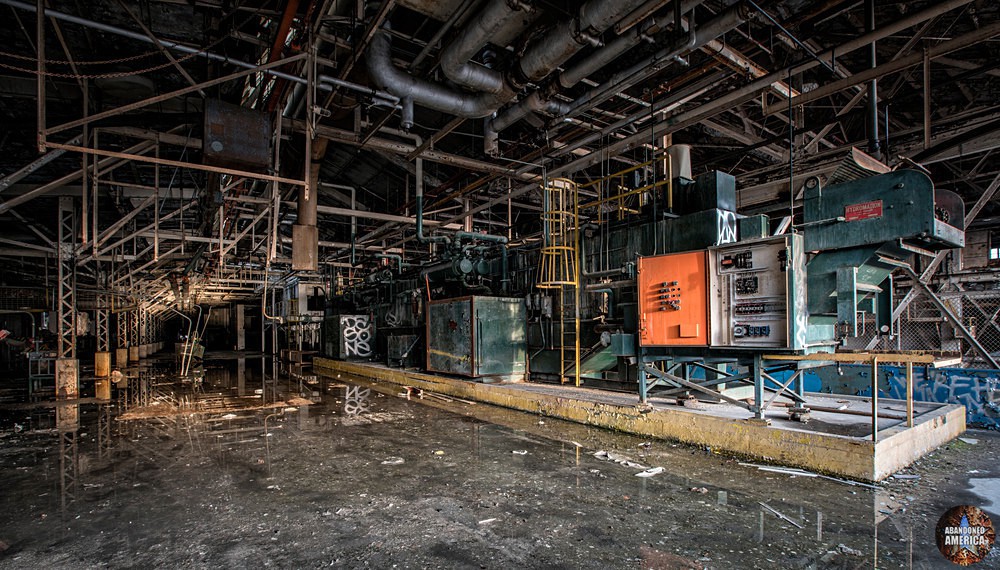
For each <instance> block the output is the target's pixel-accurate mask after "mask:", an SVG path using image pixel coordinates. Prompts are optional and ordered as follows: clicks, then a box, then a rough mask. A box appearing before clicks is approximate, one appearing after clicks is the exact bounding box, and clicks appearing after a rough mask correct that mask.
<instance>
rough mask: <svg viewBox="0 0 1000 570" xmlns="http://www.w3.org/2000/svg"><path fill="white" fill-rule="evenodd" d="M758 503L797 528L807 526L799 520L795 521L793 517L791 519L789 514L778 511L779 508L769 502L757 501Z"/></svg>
mask: <svg viewBox="0 0 1000 570" xmlns="http://www.w3.org/2000/svg"><path fill="white" fill-rule="evenodd" d="M757 504H758V505H760V506H762V507H764V508H765V509H767V510H768V511H769V512H770V513H771V514H773V515H774V516H776V517H778V518H779V519H781V520H783V521H785V522H787V523H788V524H790V525H792V526H794V527H796V528H805V527H803V526H802V524H801V523H798V522H796V521H793V520H792V519H790V518H788V517H787V516H785V515H783V514H782V513H780V512H779V511H778V510H776V509H774V508H773V507H771V506H770V505H768V504H767V503H762V502H760V501H757Z"/></svg>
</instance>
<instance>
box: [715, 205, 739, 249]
mask: <svg viewBox="0 0 1000 570" xmlns="http://www.w3.org/2000/svg"><path fill="white" fill-rule="evenodd" d="M735 241H736V214H734V213H733V212H728V211H725V210H719V243H718V244H716V245H722V244H724V243H734V242H735Z"/></svg>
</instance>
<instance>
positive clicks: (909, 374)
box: [906, 362, 913, 427]
mask: <svg viewBox="0 0 1000 570" xmlns="http://www.w3.org/2000/svg"><path fill="white" fill-rule="evenodd" d="M906 427H913V363H912V362H907V363H906Z"/></svg>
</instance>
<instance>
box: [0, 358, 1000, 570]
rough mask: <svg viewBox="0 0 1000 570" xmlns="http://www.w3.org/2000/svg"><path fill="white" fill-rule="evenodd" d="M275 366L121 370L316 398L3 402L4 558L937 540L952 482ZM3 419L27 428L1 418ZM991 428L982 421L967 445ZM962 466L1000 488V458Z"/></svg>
mask: <svg viewBox="0 0 1000 570" xmlns="http://www.w3.org/2000/svg"><path fill="white" fill-rule="evenodd" d="M274 369H275V366H274V363H272V362H270V361H264V360H262V359H247V360H246V362H244V363H243V364H240V363H239V361H238V360H232V361H224V362H214V361H209V362H207V363H206V365H205V368H204V370H205V376H204V380H203V387H202V392H201V393H200V396H199V393H197V392H195V390H194V387H193V380H192V381H190V382H182V381H180V379H178V378H176V377H175V376H171V371H170V370H169V369H167V368H149V367H147V368H146V369H145V370H138V371H136V373H135V375H134V376H133V377H132V378H130V380H129V382H130V384H129V388H133V387H134V388H135V390H136V391H140V393H141V394H142V393H149V394H150V395H151V396H150V397H154V396H155V395H156V394H158V393H159V392H157V391H162V392H164V393H169V394H171V395H172V397H174V398H175V399H181V398H183V397H192V398H195V399H196V400H197V397H207V396H208V395H210V394H218V393H225V394H226V395H227V396H229V397H232V398H239V397H241V396H243V397H251V396H256V401H257V402H258V403H259V402H260V401H262V400H264V399H266V398H270V400H269V401H271V402H278V401H284V402H288V401H291V400H292V398H304V399H306V400H309V401H311V402H312V403H310V404H308V405H306V404H304V403H300V404H297V405H290V406H281V407H277V408H273V409H267V410H262V409H241V408H237V407H233V408H227V409H225V410H218V411H213V412H212V413H205V412H204V411H198V410H191V413H186V414H181V415H174V416H169V417H157V418H148V419H143V420H136V421H116V420H115V417H116V416H117V415H119V414H121V413H122V412H124V411H125V410H126V409H131V408H128V405H129V401H128V400H127V399H123V400H121V401H119V402H118V403H116V404H114V405H102V406H98V405H84V406H79V407H73V408H74V409H73V410H70V409H69V407H64V408H65V409H62V408H60V409H58V412H57V410H56V409H36V410H12V411H2V412H0V478H3V480H4V481H5V489H4V492H3V493H0V545H2V544H6V545H8V547H7V548H6V549H4V547H3V546H0V549H3V551H2V552H0V566H2V565H5V564H7V563H8V560H9V561H10V562H9V563H10V564H17V565H19V566H25V567H31V566H52V565H60V564H69V562H67V561H68V560H73V561H75V562H74V564H76V563H80V564H90V565H93V564H98V563H103V564H107V565H111V566H126V565H132V566H134V565H156V566H179V565H180V566H183V565H192V566H206V565H221V566H241V565H249V564H255V565H256V564H257V563H258V562H259V560H262V559H263V560H268V561H269V562H271V563H272V564H275V565H279V566H291V567H303V566H318V565H324V566H327V565H331V564H333V565H334V566H364V565H367V566H374V567H390V566H393V565H400V566H409V567H435V566H446V567H448V566H451V567H453V566H463V567H470V566H471V567H475V566H485V567H507V566H513V565H521V566H528V567H534V566H561V567H574V568H609V567H611V568H618V567H635V566H637V565H640V564H641V565H643V566H666V567H670V565H671V564H672V565H673V567H697V566H699V565H700V566H702V567H706V568H733V567H741V568H742V567H756V568H802V567H815V568H826V567H873V566H875V565H877V566H879V567H907V568H910V567H912V568H920V567H933V566H934V565H935V564H936V561H937V560H936V559H935V558H934V556H935V555H936V549H935V547H934V545H933V538H932V537H933V533H932V532H931V530H932V528H933V524H934V522H936V516H931V517H927V516H926V515H925V513H932V514H933V513H934V512H936V511H935V509H937V505H936V504H934V501H936V500H938V499H939V498H940V495H941V493H942V492H946V490H943V489H940V490H939V489H936V488H935V489H932V488H930V486H929V485H928V484H925V481H926V480H911V481H902V482H897V483H894V487H892V488H880V489H879V490H877V491H872V490H869V489H864V488H859V487H851V486H848V485H844V484H842V483H838V482H834V481H828V480H823V479H819V478H810V477H790V476H788V475H786V474H780V473H769V472H764V471H758V470H756V469H753V468H748V467H744V466H740V465H739V463H738V462H737V461H736V460H733V459H731V458H727V457H722V456H719V455H717V454H714V453H712V452H711V451H710V450H704V449H701V448H697V447H692V446H684V445H680V444H674V443H670V442H666V441H647V440H644V439H642V438H638V437H634V436H629V435H623V434H617V433H613V432H610V431H607V430H603V429H599V428H594V427H589V426H584V425H580V424H573V423H569V422H564V421H561V420H555V419H552V418H544V417H539V416H537V415H531V414H525V413H521V412H516V411H512V410H506V409H501V408H496V407H493V406H489V405H486V404H465V403H462V402H445V401H440V400H436V399H434V398H426V399H424V400H418V399H416V398H414V399H411V400H406V399H404V398H401V397H398V396H399V395H400V393H401V389H400V388H399V387H398V386H393V385H377V384H368V383H365V384H357V383H351V382H346V381H344V379H330V378H324V377H319V378H318V379H316V381H315V382H310V381H309V377H308V375H302V374H300V375H299V376H298V377H291V376H288V375H285V376H282V375H281V374H280V373H276V372H274ZM241 370H242V372H241ZM142 390H145V391H146V392H141V391H142ZM257 390H260V393H258V392H257ZM241 392H242V394H241ZM132 393H133V392H130V391H128V390H126V391H125V395H124V396H123V398H124V397H125V396H128V395H129V394H132ZM128 397H131V396H128ZM251 399H253V398H251ZM14 422H19V423H22V424H23V423H27V424H29V425H30V426H31V427H32V430H30V433H29V432H17V433H15V432H14V430H13V423H14ZM998 441H1000V438H983V440H982V441H981V442H980V444H979V446H978V447H977V452H979V451H982V450H983V449H984V448H988V447H989V446H996V445H997V442H998ZM598 450H607V451H611V452H614V453H615V454H617V455H620V456H625V457H628V458H630V459H631V460H633V461H634V462H635V463H637V464H640V465H642V466H643V468H648V467H662V468H663V471H662V472H657V473H655V474H653V475H652V476H650V477H636V476H635V475H636V473H638V472H640V471H642V469H639V468H631V467H628V466H627V464H623V463H619V462H612V461H604V460H601V459H600V458H598V457H595V456H594V453H595V452H596V451H598ZM969 458H972V456H971V454H970V455H969ZM966 459H967V458H962V459H961V460H956V464H961V462H962V461H966ZM970 468H972V467H970ZM979 468H980V469H987V468H985V467H982V466H980V467H979ZM970 482H971V483H972V484H973V492H974V493H976V494H977V495H979V496H983V497H994V498H995V497H997V486H996V485H997V479H986V478H980V479H978V480H972V481H970ZM956 484H960V482H956ZM994 504H997V503H996V502H994ZM60 561H61V562H60ZM255 561H256V562H255Z"/></svg>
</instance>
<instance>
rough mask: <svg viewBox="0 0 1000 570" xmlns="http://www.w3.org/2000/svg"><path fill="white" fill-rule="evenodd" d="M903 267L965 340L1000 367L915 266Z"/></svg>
mask: <svg viewBox="0 0 1000 570" xmlns="http://www.w3.org/2000/svg"><path fill="white" fill-rule="evenodd" d="M902 267H903V271H905V272H906V273H907V275H909V276H910V277H911V278H912V279H913V284H914V285H915V286H917V287H919V288H920V289H922V290H923V292H924V294H926V295H927V297H928V298H929V299H930V300H931V302H932V303H934V305H935V306H936V307H937V308H938V310H939V311H941V314H942V315H944V316H945V318H946V319H947V320H948V321H949V322H950V323H951V325H952V326H953V327H955V328H956V329H958V330H959V331H961V332H962V336H963V337H965V340H967V341H969V344H971V345H972V348H974V349H976V352H978V353H979V355H980V356H982V357H983V358H984V359H985V360H986V362H989V363H990V366H992V367H993V368H996V369H1000V364H997V361H996V360H994V359H993V357H992V356H990V353H989V351H988V350H986V348H984V347H983V345H982V344H980V343H979V341H978V340H976V337H974V336H973V335H972V333H971V332H969V329H967V328H965V325H963V324H962V320H961V319H959V318H958V317H956V316H955V315H954V313H952V312H951V309H949V308H948V306H947V305H945V304H944V301H942V300H941V298H940V297H938V296H937V295H936V294H935V293H934V291H931V288H930V287H928V286H927V284H926V283H924V282H923V281H921V280H920V277H918V276H917V273H916V272H915V271H913V268H911V267H910V266H909V264H904V265H903V266H902Z"/></svg>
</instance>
